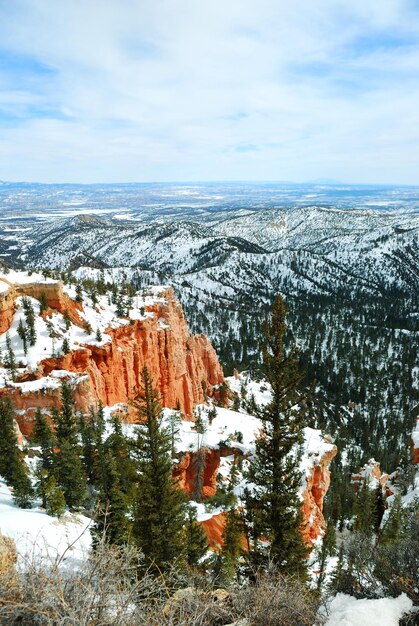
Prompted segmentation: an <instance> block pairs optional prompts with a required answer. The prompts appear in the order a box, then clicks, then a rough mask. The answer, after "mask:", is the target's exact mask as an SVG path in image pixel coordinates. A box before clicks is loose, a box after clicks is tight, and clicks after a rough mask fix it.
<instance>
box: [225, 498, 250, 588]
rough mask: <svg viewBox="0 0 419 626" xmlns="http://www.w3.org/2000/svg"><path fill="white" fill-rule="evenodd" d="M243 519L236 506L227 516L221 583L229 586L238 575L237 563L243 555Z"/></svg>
mask: <svg viewBox="0 0 419 626" xmlns="http://www.w3.org/2000/svg"><path fill="white" fill-rule="evenodd" d="M243 530H244V526H243V517H242V516H241V515H240V513H238V512H237V511H236V509H235V508H234V506H233V507H232V508H231V509H230V510H229V511H227V513H226V514H225V526H224V530H223V535H222V539H223V547H222V550H221V567H220V579H221V580H220V582H221V584H223V585H228V584H229V583H230V582H231V581H232V579H233V578H234V576H235V575H236V569H237V561H238V558H239V557H240V555H241V553H242V540H243Z"/></svg>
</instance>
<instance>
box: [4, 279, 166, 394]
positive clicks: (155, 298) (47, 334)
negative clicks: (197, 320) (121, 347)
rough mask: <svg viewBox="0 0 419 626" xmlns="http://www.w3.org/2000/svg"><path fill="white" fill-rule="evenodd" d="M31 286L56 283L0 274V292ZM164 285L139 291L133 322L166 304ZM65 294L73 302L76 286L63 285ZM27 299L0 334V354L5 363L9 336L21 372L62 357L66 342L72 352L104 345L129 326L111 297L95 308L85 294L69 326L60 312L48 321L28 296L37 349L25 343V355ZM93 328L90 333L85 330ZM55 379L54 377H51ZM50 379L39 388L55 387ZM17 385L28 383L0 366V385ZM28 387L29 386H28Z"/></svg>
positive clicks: (19, 300) (19, 301) (99, 300)
mask: <svg viewBox="0 0 419 626" xmlns="http://www.w3.org/2000/svg"><path fill="white" fill-rule="evenodd" d="M29 283H36V284H41V285H42V284H57V281H56V280H53V279H50V278H47V279H44V278H43V276H42V275H41V274H35V273H33V274H28V272H12V271H10V272H9V273H8V274H4V273H0V291H2V290H3V291H7V290H8V289H9V284H11V285H13V284H16V285H25V284H29ZM166 289H167V287H165V286H156V287H153V288H150V289H148V290H147V292H141V293H140V292H138V293H137V294H136V295H135V296H134V297H133V299H132V308H131V309H130V310H129V312H128V315H129V318H130V319H131V320H145V319H147V318H149V317H153V316H154V313H153V312H152V311H149V310H147V308H149V307H151V306H153V305H154V304H156V303H162V302H164V301H165V298H164V291H165V290H166ZM63 291H64V293H65V294H66V295H68V296H69V297H70V298H72V299H73V300H74V299H75V298H76V291H75V288H74V287H72V286H71V287H69V286H64V287H63ZM23 298H24V296H20V297H18V298H16V301H15V306H16V311H15V313H14V316H13V320H12V323H11V326H10V328H9V329H8V330H7V331H6V332H4V333H3V334H1V335H0V351H1V354H2V355H3V361H4V358H5V356H6V355H7V344H6V341H7V337H9V338H10V343H11V347H12V350H13V353H14V356H15V361H16V364H17V369H18V373H19V374H22V373H24V372H25V371H26V372H31V371H32V372H33V371H34V370H35V369H36V367H37V365H38V364H39V363H40V361H42V360H43V359H46V358H49V357H52V356H60V355H62V354H63V342H64V340H67V342H68V348H69V349H70V350H76V349H78V350H80V349H83V348H84V346H91V345H96V346H98V345H99V346H103V345H105V344H106V343H109V342H111V341H112V338H111V336H110V335H109V334H107V333H106V331H107V330H108V329H114V328H118V327H119V326H123V325H128V324H129V323H130V319H126V318H121V317H118V316H117V314H116V305H114V304H112V303H110V302H109V299H108V296H98V297H97V303H96V304H95V305H94V304H93V302H92V300H91V298H90V297H89V296H88V295H87V294H86V293H84V294H83V309H82V310H81V311H80V312H79V315H80V323H79V324H74V323H68V322H67V324H66V320H65V319H64V316H63V315H62V314H61V313H59V312H57V311H53V312H50V313H49V314H48V316H47V318H46V319H44V318H43V317H42V316H41V315H40V303H39V301H38V300H37V299H36V298H32V297H27V296H26V300H27V301H29V302H30V304H31V305H32V307H33V310H34V313H35V324H34V326H35V332H36V342H35V345H34V346H31V345H30V344H29V341H27V342H26V354H25V351H24V344H23V341H22V338H21V337H20V336H19V333H18V328H19V324H20V323H21V324H23V326H24V327H25V326H26V325H27V321H26V316H25V310H24V306H23V302H24V300H23ZM83 326H84V327H83ZM89 326H90V328H91V332H88V331H87V330H86V329H87V328H88V327H89ZM52 379H54V375H52ZM52 379H51V377H48V379H42V380H41V381H39V383H38V384H39V385H41V386H44V387H48V386H54V385H55V382H54V380H52ZM6 385H14V386H17V387H22V385H23V387H22V390H23V391H25V390H26V387H27V385H28V383H14V382H13V380H12V376H11V372H9V371H8V370H7V369H6V368H5V367H0V386H1V387H4V386H6ZM25 385H26V387H25Z"/></svg>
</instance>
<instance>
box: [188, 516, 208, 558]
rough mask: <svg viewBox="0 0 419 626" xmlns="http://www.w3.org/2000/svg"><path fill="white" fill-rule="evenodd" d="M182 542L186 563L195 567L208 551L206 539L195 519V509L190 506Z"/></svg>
mask: <svg viewBox="0 0 419 626" xmlns="http://www.w3.org/2000/svg"><path fill="white" fill-rule="evenodd" d="M184 542H185V546H186V562H187V564H188V565H189V566H190V567H197V566H198V565H199V562H200V560H201V559H202V558H203V557H204V556H205V554H206V553H207V551H208V540H207V536H206V534H205V532H204V531H203V529H202V526H201V524H199V522H198V521H197V519H196V510H195V509H194V508H192V507H191V506H189V507H188V512H187V518H186V524H185V527H184Z"/></svg>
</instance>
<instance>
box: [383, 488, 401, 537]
mask: <svg viewBox="0 0 419 626" xmlns="http://www.w3.org/2000/svg"><path fill="white" fill-rule="evenodd" d="M404 517H405V514H404V511H403V507H402V499H401V495H400V494H399V493H398V494H396V495H395V496H394V500H393V504H392V506H391V509H390V511H389V514H388V518H387V521H386V523H385V525H384V528H383V530H382V533H381V537H380V540H381V543H382V544H392V543H394V542H396V541H398V540H399V539H400V536H401V534H402V528H403V522H404Z"/></svg>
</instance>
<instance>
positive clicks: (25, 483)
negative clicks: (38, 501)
mask: <svg viewBox="0 0 419 626" xmlns="http://www.w3.org/2000/svg"><path fill="white" fill-rule="evenodd" d="M15 416H16V414H15V410H14V407H13V404H12V401H11V399H10V398H0V475H1V476H3V478H4V480H5V481H6V483H7V485H9V487H11V488H12V489H13V499H14V501H15V502H16V504H17V505H18V506H20V507H21V508H29V507H30V506H31V501H32V498H33V489H32V485H31V481H30V478H29V472H28V468H27V465H26V463H25V462H24V460H23V456H22V453H21V451H20V450H19V446H18V443H17V437H16V431H15V426H14V420H15Z"/></svg>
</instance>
